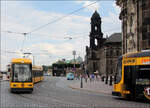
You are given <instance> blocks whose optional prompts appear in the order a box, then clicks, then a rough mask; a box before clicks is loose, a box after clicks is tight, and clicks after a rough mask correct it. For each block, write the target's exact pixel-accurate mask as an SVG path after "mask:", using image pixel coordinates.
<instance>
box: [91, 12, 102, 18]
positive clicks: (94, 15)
mask: <svg viewBox="0 0 150 108" xmlns="http://www.w3.org/2000/svg"><path fill="white" fill-rule="evenodd" d="M97 18H98V19H99V18H100V15H99V13H98V12H97V11H95V12H94V13H93V15H92V17H91V19H97Z"/></svg>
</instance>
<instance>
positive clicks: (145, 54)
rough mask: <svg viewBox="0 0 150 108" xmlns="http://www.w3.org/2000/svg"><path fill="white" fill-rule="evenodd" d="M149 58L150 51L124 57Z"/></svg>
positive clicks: (128, 54)
mask: <svg viewBox="0 0 150 108" xmlns="http://www.w3.org/2000/svg"><path fill="white" fill-rule="evenodd" d="M148 56H150V50H148V51H144V52H133V53H127V54H125V55H123V57H148Z"/></svg>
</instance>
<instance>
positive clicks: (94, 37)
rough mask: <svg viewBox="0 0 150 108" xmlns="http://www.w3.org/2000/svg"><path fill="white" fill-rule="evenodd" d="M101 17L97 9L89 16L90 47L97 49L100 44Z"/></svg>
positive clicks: (101, 35) (101, 36) (101, 34)
mask: <svg viewBox="0 0 150 108" xmlns="http://www.w3.org/2000/svg"><path fill="white" fill-rule="evenodd" d="M102 38H103V33H102V31H101V17H100V15H99V14H98V12H97V11H95V12H94V14H93V15H92V17H91V32H90V48H91V49H95V50H97V49H99V48H100V47H101V44H102Z"/></svg>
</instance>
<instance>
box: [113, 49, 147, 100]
mask: <svg viewBox="0 0 150 108" xmlns="http://www.w3.org/2000/svg"><path fill="white" fill-rule="evenodd" d="M112 94H113V95H115V96H121V97H123V98H130V99H135V98H147V99H149V100H150V51H145V52H139V53H130V54H125V55H123V56H121V57H120V58H119V59H118V66H117V73H116V76H115V83H114V85H113V92H112Z"/></svg>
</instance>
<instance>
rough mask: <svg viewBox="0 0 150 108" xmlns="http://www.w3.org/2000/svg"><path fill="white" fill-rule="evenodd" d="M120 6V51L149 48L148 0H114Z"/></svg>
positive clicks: (149, 8) (149, 2)
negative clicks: (121, 37)
mask: <svg viewBox="0 0 150 108" xmlns="http://www.w3.org/2000/svg"><path fill="white" fill-rule="evenodd" d="M116 1H117V2H116V4H117V5H118V6H120V7H121V13H120V20H121V21H122V36H123V40H122V52H123V54H125V53H128V52H136V51H141V50H147V49H150V0H116Z"/></svg>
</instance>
